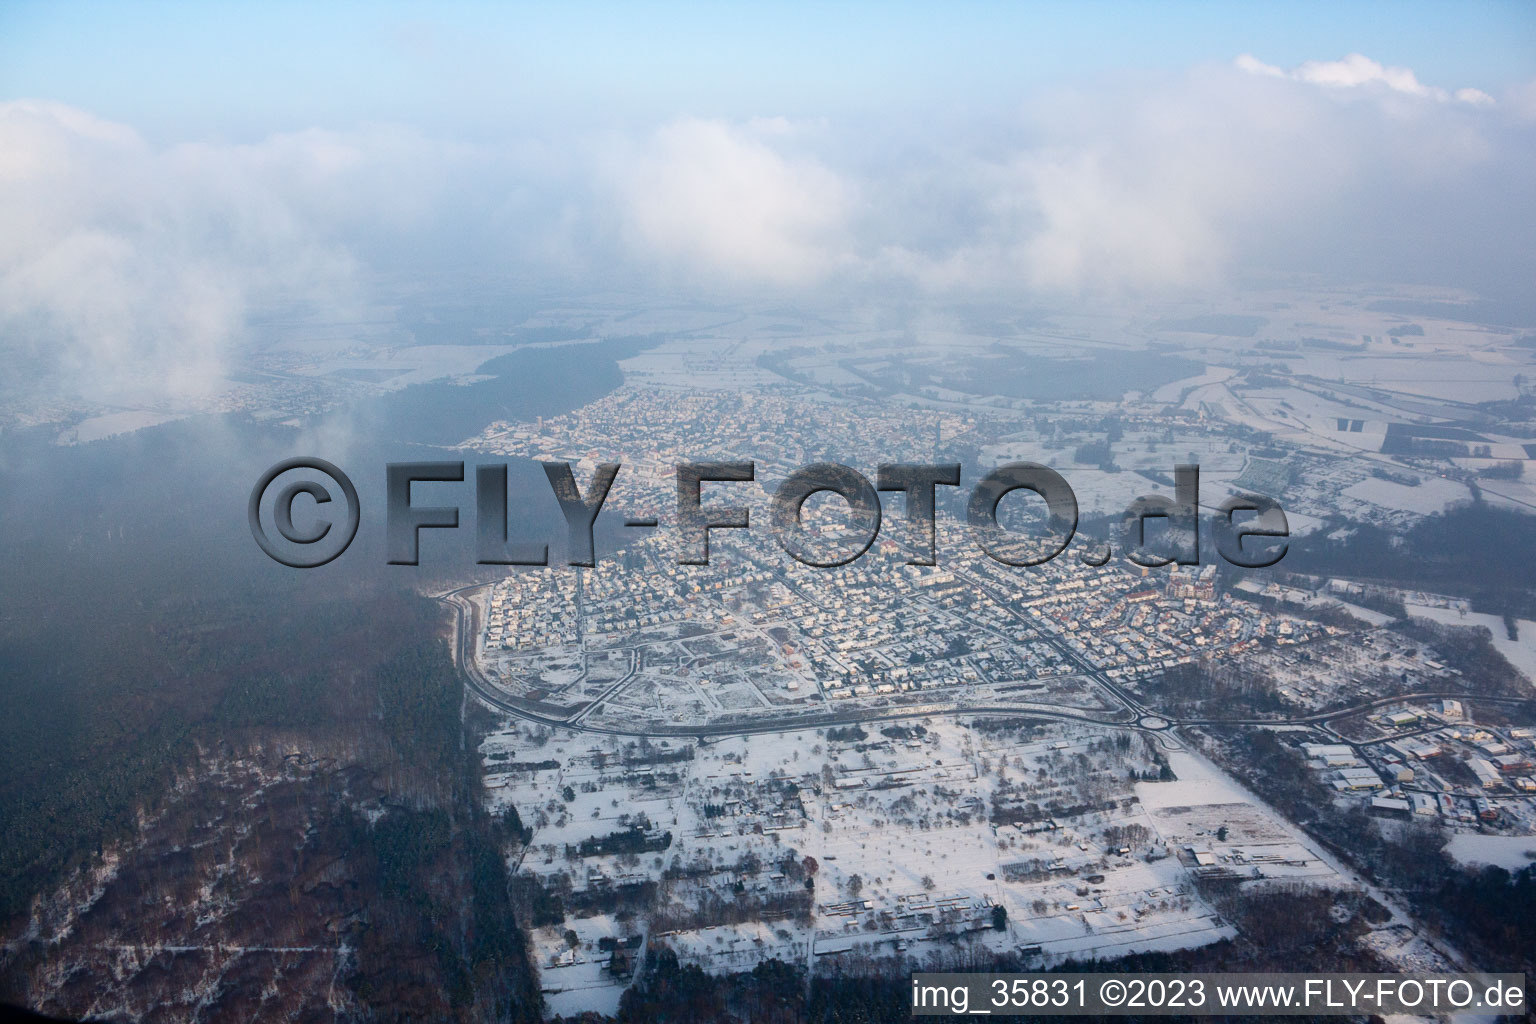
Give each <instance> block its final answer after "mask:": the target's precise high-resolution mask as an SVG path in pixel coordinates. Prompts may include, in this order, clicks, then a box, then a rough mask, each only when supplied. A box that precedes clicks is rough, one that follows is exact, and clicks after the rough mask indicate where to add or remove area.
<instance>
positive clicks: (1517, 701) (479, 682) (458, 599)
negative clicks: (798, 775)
mask: <svg viewBox="0 0 1536 1024" xmlns="http://www.w3.org/2000/svg"><path fill="white" fill-rule="evenodd" d="M484 586H485V584H483V583H476V584H473V585H471V586H467V587H460V588H459V589H457V590H453V591H449V592H448V593H446V594H441V595H439V596H440V598H441V599H442V600H444V601H446V602H448V603H449V604H450V605H452V606H453V607H454V609H455V611H456V612H457V614H456V616H455V619H454V641H453V657H454V661H455V663H456V664H457V665H458V667H459V670H460V671H461V672H462V673H463V675H464V679H465V682H466V683H467V684H468V686H469V688H470V689H471V690H473V691H474V692H475V694H476V695H477V696H478V697H479V698H480V699H481V700H483V701H485V702H486V703H487V704H489V705H490V706H491V707H494V708H497V709H499V710H501V711H505V712H506V713H507V714H510V715H515V716H517V717H518V718H522V719H524V720H526V721H529V722H535V723H537V724H539V725H543V726H548V727H549V728H552V729H570V730H572V731H574V732H591V733H602V734H606V735H610V736H634V737H637V738H638V737H647V738H656V737H663V736H691V737H696V738H700V739H708V738H710V737H724V736H750V735H760V734H762V733H771V732H790V731H793V730H798V729H817V728H822V727H825V726H836V725H853V724H857V723H865V722H886V721H899V720H902V719H908V718H928V717H931V716H934V715H952V716H953V715H976V714H983V715H995V716H999V717H1016V718H1049V719H1058V720H1063V721H1071V722H1082V723H1084V724H1085V725H1094V726H1098V727H1101V728H1109V729H1131V730H1135V731H1137V732H1143V733H1148V734H1151V735H1155V736H1158V737H1159V741H1160V743H1161V745H1162V746H1164V747H1165V748H1166V747H1168V746H1169V741H1170V740H1171V739H1172V737H1170V736H1168V735H1166V734H1167V732H1168V730H1170V729H1172V728H1174V727H1177V726H1283V725H1318V726H1321V727H1323V728H1324V729H1326V730H1327V731H1328V732H1330V733H1332V732H1333V730H1332V729H1331V728H1329V725H1328V723H1330V722H1332V721H1335V720H1337V719H1340V718H1347V717H1349V716H1350V715H1355V714H1359V713H1360V712H1363V711H1370V710H1372V709H1374V708H1379V707H1386V706H1388V705H1391V704H1398V703H1401V702H1404V701H1413V700H1442V699H1447V700H1476V701H1480V702H1482V703H1491V704H1499V705H1502V706H1505V707H1513V706H1521V705H1533V704H1536V700H1532V699H1531V698H1525V697H1485V696H1480V695H1478V694H1472V693H1452V692H1439V691H1435V692H1425V693H1405V694H1399V695H1397V696H1394V697H1382V698H1379V699H1377V700H1373V701H1367V702H1365V703H1363V704H1358V705H1354V706H1351V707H1347V708H1342V709H1337V710H1333V711H1322V712H1318V713H1317V714H1312V715H1300V716H1296V717H1293V718H1174V717H1172V716H1168V715H1163V714H1160V713H1159V712H1157V711H1155V710H1153V709H1150V708H1147V707H1145V706H1144V705H1142V704H1141V703H1140V702H1138V701H1134V700H1130V699H1129V698H1127V697H1125V696H1123V695H1122V694H1121V692H1120V690H1119V688H1118V687H1111V688H1110V692H1112V693H1114V694H1115V696H1116V697H1118V698H1119V699H1121V700H1122V701H1123V702H1124V703H1125V705H1126V708H1125V713H1126V714H1129V715H1130V717H1129V718H1125V717H1118V716H1116V717H1099V716H1095V715H1092V714H1089V713H1087V712H1084V711H1081V710H1077V709H1068V708H1039V707H1035V708H1022V707H1019V706H1017V705H1006V704H1005V705H995V704H950V703H945V704H924V705H921V706H916V707H908V708H893V709H891V710H889V711H873V712H872V711H869V710H867V709H865V710H850V711H846V712H816V713H811V714H805V715H799V716H795V717H791V718H780V719H768V720H758V721H744V722H716V723H713V724H710V725H652V726H648V727H646V728H643V729H640V728H636V729H625V728H617V727H611V726H601V725H588V724H586V723H585V722H584V721H583V719H585V718H586V716H587V715H588V714H590V713H591V712H592V710H593V709H594V708H595V707H596V706H597V704H599V703H600V702H601V700H602V697H599V698H598V700H596V701H592V702H591V703H588V704H586V705H584V706H582V707H581V708H579V709H578V710H576V711H575V712H574V713H572V714H571V715H569V716H568V717H564V718H562V717H558V716H554V715H549V714H546V713H544V712H542V711H540V710H539V709H538V708H537V707H536V706H534V705H533V704H532V702H529V701H523V700H519V699H518V698H516V697H513V696H511V695H509V694H508V693H506V692H505V691H504V690H502V689H500V688H499V687H497V686H496V685H495V684H494V683H492V682H491V681H490V680H489V679H486V678H485V677H484V676H483V675H482V674H481V672H480V669H479V666H478V664H477V663H476V660H475V638H476V637H477V636H478V635H479V623H478V621H477V620H476V618H475V615H476V609H475V605H474V603H473V602H472V601H470V600H469V599H468V598H466V597H464V596H463V595H464V594H465V593H466V592H468V591H472V590H479V589H481V588H482V587H484ZM1080 667H1081V666H1080ZM634 672H635V668H634V667H631V669H630V671H629V672H628V673H626V674H625V676H624V678H623V679H621V680H620V681H619V682H620V683H623V682H625V681H627V680H628V679H629V678H630V676H632V675H633V674H634ZM1093 675H1094V676H1095V677H1096V676H1097V675H1098V673H1093ZM617 688H618V684H615V685H614V686H613V687H610V688H609V689H608V690H607V691H606V692H605V693H604V694H603V696H604V697H606V696H607V695H608V694H610V693H612V692H613V691H614V690H616V689H617ZM1335 735H1337V734H1335ZM1340 740H1341V741H1342V742H1345V743H1349V744H1350V745H1351V746H1353V745H1354V743H1353V742H1351V741H1349V740H1347V739H1344V738H1343V737H1340Z"/></svg>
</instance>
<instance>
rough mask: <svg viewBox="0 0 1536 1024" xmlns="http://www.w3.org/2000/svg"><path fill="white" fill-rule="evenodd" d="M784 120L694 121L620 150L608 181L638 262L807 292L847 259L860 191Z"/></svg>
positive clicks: (688, 274) (675, 272)
mask: <svg viewBox="0 0 1536 1024" xmlns="http://www.w3.org/2000/svg"><path fill="white" fill-rule="evenodd" d="M795 135H796V131H795V128H794V126H793V125H792V124H791V123H790V122H789V121H787V120H784V119H782V118H776V119H760V120H757V121H753V122H751V123H749V124H747V125H744V126H738V125H734V124H732V123H729V122H726V121H721V120H701V119H697V118H685V119H682V120H677V121H673V122H671V123H668V124H665V125H662V126H661V127H660V128H658V129H656V130H655V131H654V132H653V133H652V134H650V135H649V137H647V138H645V139H643V140H642V141H641V142H640V143H639V144H638V145H635V144H625V145H621V146H618V147H616V148H615V149H614V150H613V151H612V152H611V153H610V155H609V159H608V161H607V164H606V166H605V167H604V168H603V169H602V172H601V177H602V179H603V183H604V184H605V185H606V186H607V196H608V198H610V199H611V200H612V201H614V202H615V203H616V204H617V214H618V217H619V220H620V225H621V227H620V233H621V237H622V239H623V241H624V243H625V246H626V248H627V250H628V253H629V256H630V258H631V259H632V260H634V261H636V262H637V263H641V264H647V265H654V266H655V267H656V269H657V270H659V271H661V272H662V273H664V274H666V275H668V276H670V277H672V278H673V279H677V278H678V277H682V278H694V279H699V278H702V279H705V280H709V281H722V280H723V281H728V282H735V283H741V284H759V283H761V284H770V285H776V286H792V285H803V284H807V283H810V282H813V281H815V280H817V279H820V278H823V277H825V276H826V275H827V274H829V273H831V272H832V271H833V270H834V269H835V268H836V267H837V266H838V265H839V264H840V263H841V262H843V260H844V258H845V254H844V253H843V252H842V248H843V246H844V245H845V244H846V242H847V239H846V234H845V232H846V226H847V221H848V218H849V214H850V210H851V207H852V204H853V202H854V196H853V192H854V190H853V189H852V188H851V187H850V186H849V185H848V184H847V183H846V182H845V181H844V180H843V179H842V178H840V177H839V176H838V175H837V174H835V173H834V172H832V171H831V170H829V169H828V168H827V167H826V166H824V165H823V164H822V163H821V162H819V161H818V160H817V159H816V158H815V157H813V156H808V155H805V154H803V153H796V152H794V151H793V150H792V148H791V147H790V146H787V145H786V142H789V143H792V142H793V141H794V137H795Z"/></svg>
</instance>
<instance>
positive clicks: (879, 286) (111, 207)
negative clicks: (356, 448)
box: [0, 57, 1536, 400]
mask: <svg viewBox="0 0 1536 1024" xmlns="http://www.w3.org/2000/svg"><path fill="white" fill-rule="evenodd" d="M1533 157H1536V84H1528V85H1525V86H1522V87H1518V88H1515V89H1511V90H1509V91H1507V92H1506V93H1505V94H1504V95H1503V96H1501V99H1500V102H1499V103H1497V104H1491V103H1489V102H1485V101H1484V100H1481V99H1475V98H1471V97H1469V96H1462V97H1460V98H1458V97H1457V96H1456V95H1455V94H1450V95H1443V94H1442V92H1440V91H1437V90H1436V89H1434V88H1433V87H1428V86H1425V85H1423V84H1422V83H1421V82H1420V81H1419V79H1418V76H1417V75H1415V74H1413V73H1412V72H1411V71H1408V70H1407V69H1393V68H1384V67H1382V66H1381V65H1379V64H1377V63H1376V62H1374V61H1369V60H1366V59H1365V58H1360V59H1355V58H1346V59H1345V60H1343V61H1337V62H1327V63H1319V62H1312V63H1308V64H1304V65H1301V66H1300V67H1298V68H1297V69H1294V70H1290V71H1287V70H1284V69H1280V68H1276V67H1272V66H1270V65H1265V64H1263V63H1262V62H1259V61H1257V60H1256V59H1255V58H1252V57H1244V58H1239V60H1238V61H1236V62H1235V63H1234V64H1225V65H1212V66H1202V67H1197V68H1193V69H1190V70H1189V71H1187V72H1184V73H1179V74H1166V75H1160V76H1155V77H1148V76H1141V77H1135V78H1126V79H1117V80H1109V81H1098V82H1088V83H1085V84H1081V85H1079V86H1078V87H1075V88H1073V89H1067V90H1057V91H1049V92H1040V93H1035V94H1032V95H1029V96H1026V97H1022V98H1019V97H1014V98H1010V99H1009V100H1008V101H1007V102H1006V103H1000V105H999V106H997V107H995V108H993V109H991V110H987V111H983V112H981V113H980V114H978V115H977V116H975V118H974V119H973V120H970V121H963V120H953V121H945V120H943V119H937V118H932V117H928V116H920V115H919V114H917V113H915V112H911V113H903V112H901V111H890V112H886V113H884V114H883V115H882V117H881V118H880V119H879V120H878V121H867V122H845V123H836V124H833V123H827V122H823V121H816V120H802V119H792V118H776V117H765V118H755V119H731V118H715V119H704V118H695V117H683V118H677V119H673V120H669V121H667V122H665V123H663V124H660V125H641V126H636V127H631V128H628V129H611V130H609V131H607V132H605V133H602V134H587V133H577V132H574V131H572V132H568V133H567V134H564V135H561V134H558V133H556V134H551V135H546V136H543V137H535V136H531V135H526V134H517V133H510V132H509V133H506V134H504V135H501V136H490V137H484V138H479V139H475V140H454V139H443V138H437V137H431V136H428V135H425V134H423V133H421V132H419V131H416V130H413V129H410V128H406V127H401V126H390V125H362V126H358V127H356V128H353V129H351V130H348V131H328V130H318V129H315V130H308V131H300V132H291V133H282V134H277V135H273V136H270V137H267V138H264V139H260V140H257V141H254V142H246V143H225V142H219V141H206V140H205V141H197V142H188V143H181V144H174V145H162V146H157V145H154V144H152V143H150V142H147V141H146V140H145V139H143V138H141V137H140V136H139V135H138V134H136V133H135V132H134V131H133V130H132V129H130V128H128V127H125V126H123V125H118V124H113V123H110V122H107V121H103V120H100V119H98V118H95V117H92V116H91V115H89V114H87V113H85V112H82V111H79V110H76V109H73V108H70V107H67V106H63V105H59V104H50V103H38V102H14V103H5V104H0V353H3V356H4V358H5V360H6V365H7V367H8V369H10V370H11V371H12V374H11V379H12V380H13V381H14V380H18V379H23V378H26V379H39V378H53V379H56V380H58V381H60V382H63V384H64V385H65V386H66V388H67V389H73V390H75V391H78V392H81V393H86V394H91V395H95V396H98V397H100V398H102V399H103V400H105V399H106V398H107V397H108V396H110V395H111V394H112V393H114V392H120V391H122V390H124V389H125V388H127V387H128V386H130V385H132V386H135V387H144V388H148V389H150V390H152V391H153V390H158V391H159V392H162V393H167V394H182V395H190V394H196V393H199V392H200V391H203V390H207V389H208V388H211V387H216V386H217V381H218V376H219V374H220V373H222V372H224V371H225V370H226V369H227V368H228V367H230V366H231V365H233V364H234V363H236V362H238V361H239V358H240V353H241V351H242V349H243V348H244V346H246V345H247V344H249V343H250V342H251V341H252V332H251V327H250V325H251V321H252V319H253V315H254V314H255V313H256V312H257V311H263V310H269V309H283V310H285V311H292V310H301V311H302V310H305V309H308V310H313V311H316V312H317V313H320V314H323V315H325V316H327V317H329V318H330V319H332V320H341V319H343V318H345V317H346V316H348V315H350V314H351V312H352V311H354V310H355V309H357V308H358V307H359V306H360V305H362V304H364V303H369V304H381V305H392V304H398V303H399V301H400V300H401V297H402V296H401V295H400V294H398V286H397V285H395V284H394V283H393V282H397V281H399V280H401V279H405V280H417V279H419V277H418V276H416V275H421V274H433V273H437V274H440V275H442V276H441V278H440V279H442V280H449V281H451V280H453V277H452V274H455V273H460V272H462V271H464V270H466V269H467V270H470V271H471V272H473V273H474V274H475V275H476V277H477V278H478V279H479V280H482V281H484V280H487V279H489V280H491V281H493V282H494V281H500V282H502V285H501V286H503V287H505V288H506V289H507V290H508V291H509V292H522V293H524V294H529V293H533V292H540V291H542V292H545V293H548V292H550V291H555V290H562V289H563V290H602V289H608V288H612V287H643V288H654V287H664V288H666V289H668V290H670V291H671V292H673V293H674V294H679V295H684V296H686V295H687V294H689V293H690V292H696V293H698V294H699V295H704V296H707V297H709V298H710V299H722V300H729V299H730V298H731V297H732V296H736V295H740V296H752V297H760V296H763V295H764V294H782V295H785V296H790V297H793V298H796V299H828V300H832V299H837V300H842V301H852V302H865V301H875V302H884V301H897V302H901V301H905V300H906V299H908V298H911V297H923V298H926V299H931V300H933V301H934V302H936V303H942V302H944V301H947V300H951V299H965V300H974V299H977V298H981V299H985V300H989V301H993V300H1001V301H1022V302H1036V301H1041V300H1050V301H1055V300H1061V301H1069V302H1078V301H1084V300H1092V299H1095V298H1098V297H1103V296H1113V297H1130V298H1146V297H1151V298H1160V297H1164V296H1166V295H1167V294H1168V293H1169V292H1180V291H1182V292H1190V291H1193V290H1206V289H1212V288H1222V287H1225V286H1227V285H1228V284H1231V283H1234V282H1237V281H1240V280H1241V279H1243V278H1244V277H1249V276H1257V277H1264V276H1270V275H1274V274H1283V273H1291V272H1302V273H1306V274H1309V275H1314V276H1322V277H1324V278H1328V279H1332V280H1338V281H1352V282H1359V281H1365V280H1377V281H1386V280H1412V281H1420V282H1427V283H1438V284H1445V285H1454V286H1460V287H1471V288H1473V289H1474V290H1481V289H1496V288H1505V289H1525V290H1528V287H1529V281H1530V280H1531V279H1532V277H1533V276H1536V266H1533V257H1532V253H1531V250H1530V246H1529V241H1528V239H1529V238H1530V237H1531V235H1532V233H1533V232H1536V194H1533V190H1532V188H1531V186H1530V176H1529V168H1530V167H1531V165H1532V163H1533ZM0 386H4V385H3V382H0Z"/></svg>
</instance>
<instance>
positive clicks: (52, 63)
mask: <svg viewBox="0 0 1536 1024" xmlns="http://www.w3.org/2000/svg"><path fill="white" fill-rule="evenodd" d="M1245 52H1251V53H1253V54H1254V55H1256V56H1257V57H1259V58H1260V59H1261V60H1263V61H1266V62H1268V63H1271V64H1277V65H1281V66H1286V67H1289V66H1293V65H1296V64H1299V63H1300V62H1302V61H1305V60H1313V59H1316V60H1331V59H1336V58H1338V57H1341V56H1343V55H1344V54H1346V53H1350V52H1361V53H1365V54H1368V55H1369V56H1371V57H1372V58H1374V59H1376V60H1379V61H1381V62H1382V63H1384V64H1388V65H1403V66H1408V67H1412V68H1413V69H1414V70H1415V71H1416V72H1417V73H1418V74H1419V77H1420V78H1421V79H1422V80H1424V81H1426V82H1439V83H1444V84H1447V85H1454V86H1457V87H1460V86H1475V87H1477V88H1480V89H1483V90H1485V91H1487V92H1490V93H1494V94H1497V93H1498V92H1499V91H1500V90H1502V89H1503V88H1505V87H1506V86H1508V85H1510V84H1512V83H1515V82H1518V81H1521V80H1526V79H1531V78H1536V4H1531V3H1525V2H1520V3H1513V2H1507V3H1488V2H1483V3H1478V2H1461V3H1454V4H1453V3H1413V2H1393V3H1355V4H1337V3H1297V2H1288V3H1244V4H1225V3H1183V4H1176V5H1162V4H1149V3H1110V2H1101V3H1093V2H1088V3H1070V4H1067V3H1059V4H1058V3H1051V4H1032V5H1026V4H984V3H972V4H940V3H932V4H923V5H919V4H900V3H895V4H892V3H885V4H875V3H849V4H838V5H821V4H761V5H759V4H753V5H745V4H742V5H723V4H683V3H673V4H643V3H635V4H580V3H574V4H540V5H500V4H463V3H460V4H431V5H427V4H352V3H327V4H302V5H301V4H286V3H246V4H228V3H226V4H218V3H209V4H183V3H161V4H154V3H151V4H125V3H71V2H53V3H29V2H16V0H11V2H9V3H6V4H4V5H3V7H0V98H5V99H16V98H23V97H27V98H43V99H51V100H60V101H63V102H66V103H70V104H72V105H75V106H78V107H80V108H82V109H86V110H90V111H92V112H94V113H96V114H98V115H100V116H103V117H107V118H110V119H113V120H118V121H122V122H126V123H129V124H133V125H135V126H136V127H138V128H140V130H142V131H144V132H146V133H147V134H149V135H150V136H152V137H158V138H161V139H163V140H168V139H172V138H186V137H201V136H219V137H227V138H244V137H257V136H260V135H262V134H264V133H266V132H269V131H274V130H276V131H284V130H294V129H298V128H303V127H309V126H314V125H321V126H326V127H341V126H346V125H350V124H355V123H358V122H359V121H379V120H384V121H405V122H408V123H414V124H418V125H424V126H425V125H432V126H435V127H437V128H440V129H447V130H449V131H450V132H460V133H465V132H467V133H478V132H496V131H497V130H498V129H500V128H501V127H512V128H525V127H532V126H538V125H540V124H541V123H547V124H550V125H562V124H563V125H569V124H572V123H576V124H582V125H594V124H596V125H601V124H605V123H624V122H626V121H630V120H654V119H657V118H665V117H670V116H676V115H680V114H691V115H699V116H734V117H741V116H752V115H768V114H772V115H787V116H790V117H814V116H831V117H841V116H879V115H881V114H882V113H883V112H885V111H887V110H891V109H911V108H914V107H915V108H927V109H934V110H937V111H943V110H945V109H949V108H961V109H964V108H969V107H973V106H975V105H976V104H979V103H980V104H989V103H997V102H1006V101H1007V100H1008V99H1009V98H1010V97H1011V96H1014V95H1022V94H1027V93H1028V92H1030V91H1031V90H1033V89H1035V88H1038V87H1040V86H1042V85H1052V84H1060V83H1068V84H1070V83H1072V82H1075V81H1078V80H1081V79H1084V78H1091V77H1096V76H1102V75H1104V74H1118V73H1127V72H1129V73H1141V72H1163V71H1167V72H1173V71H1177V70H1180V69H1184V68H1187V67H1189V66H1191V65H1194V64H1199V63H1203V62H1215V61H1230V60H1231V59H1232V58H1234V57H1236V56H1237V55H1238V54H1240V53H1245Z"/></svg>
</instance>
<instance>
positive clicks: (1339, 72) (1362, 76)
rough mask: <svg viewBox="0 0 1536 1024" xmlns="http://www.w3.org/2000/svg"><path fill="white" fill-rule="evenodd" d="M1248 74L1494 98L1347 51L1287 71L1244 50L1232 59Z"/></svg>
mask: <svg viewBox="0 0 1536 1024" xmlns="http://www.w3.org/2000/svg"><path fill="white" fill-rule="evenodd" d="M1233 63H1234V64H1236V66H1237V67H1238V68H1239V69H1241V70H1243V71H1246V72H1248V73H1249V74H1252V75H1262V76H1265V77H1269V78H1292V79H1295V80H1296V81H1298V82H1310V83H1312V84H1313V85H1322V86H1327V87H1330V88H1336V89H1357V88H1361V87H1371V86H1380V87H1383V88H1386V89H1389V90H1391V91H1393V92H1399V93H1404V94H1406V95H1409V96H1418V97H1421V98H1423V99H1432V100H1438V101H1440V102H1442V103H1443V102H1446V101H1447V100H1455V101H1457V102H1459V103H1469V104H1472V105H1473V106H1492V105H1493V104H1494V102H1495V100H1494V98H1493V97H1492V96H1490V95H1488V94H1487V93H1485V92H1483V91H1482V90H1481V89H1472V88H1462V89H1457V90H1456V91H1455V92H1448V91H1447V90H1445V89H1442V88H1440V87H1439V86H1433V85H1425V84H1424V83H1423V82H1420V81H1419V76H1418V75H1416V74H1414V72H1413V69H1412V68H1398V67H1387V66H1386V65H1383V64H1382V63H1381V62H1379V61H1374V60H1372V59H1371V58H1369V57H1367V56H1365V55H1363V54H1359V53H1351V54H1349V55H1348V56H1347V57H1344V58H1343V59H1342V60H1309V61H1305V62H1303V63H1302V64H1301V65H1300V66H1298V67H1296V68H1295V69H1293V70H1291V71H1286V70H1284V69H1282V68H1278V67H1275V66H1274V65H1272V64H1265V63H1264V62H1263V61H1261V60H1259V59H1258V58H1257V57H1255V56H1253V55H1252V54H1249V53H1245V54H1242V55H1241V56H1239V57H1238V58H1237V60H1236V61H1234V62H1233Z"/></svg>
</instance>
